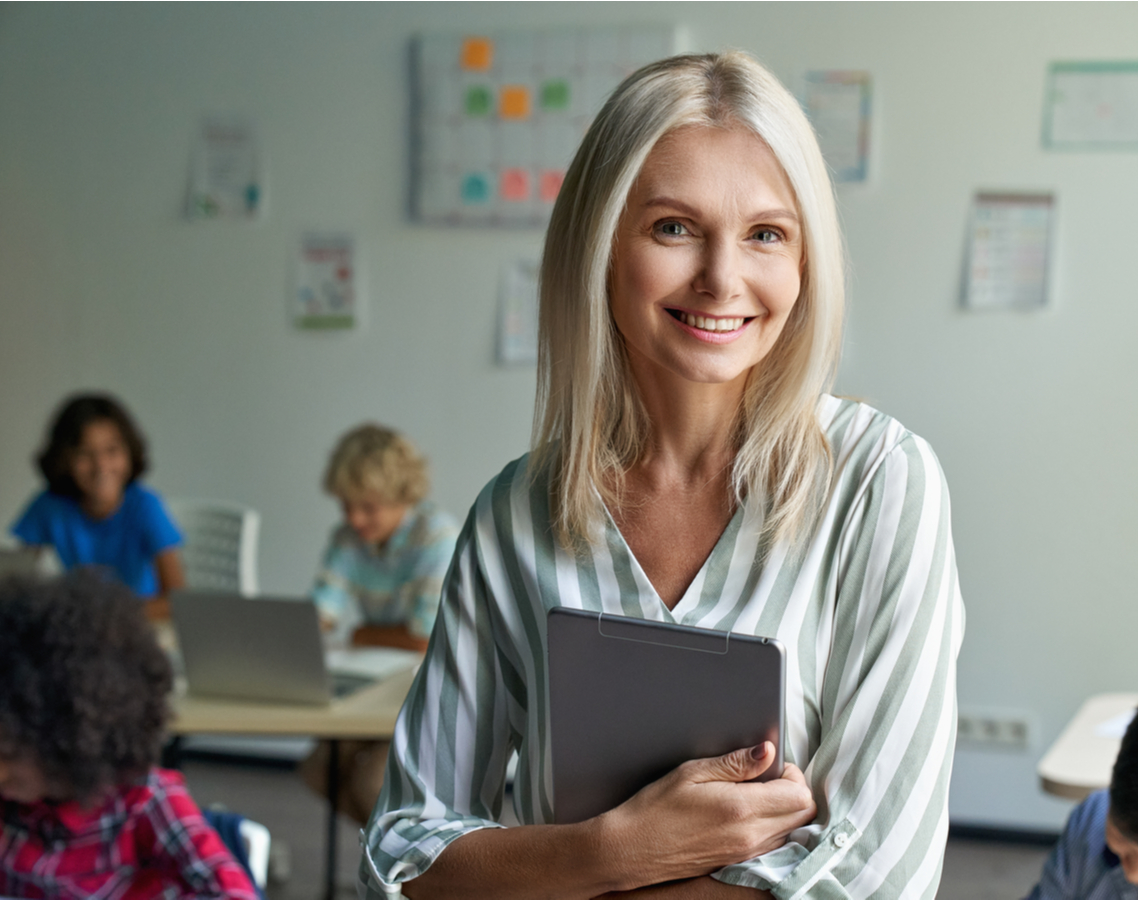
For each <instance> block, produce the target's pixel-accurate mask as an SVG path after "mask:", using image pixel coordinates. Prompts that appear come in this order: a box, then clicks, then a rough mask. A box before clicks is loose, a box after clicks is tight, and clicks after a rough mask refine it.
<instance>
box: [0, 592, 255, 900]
mask: <svg viewBox="0 0 1138 900" xmlns="http://www.w3.org/2000/svg"><path fill="white" fill-rule="evenodd" d="M170 684H171V674H170V665H169V662H168V661H167V659H166V657H165V655H164V654H163V653H162V651H161V650H160V649H159V647H158V644H157V642H156V641H155V638H154V634H153V631H152V629H151V628H150V626H149V625H148V623H147V622H146V620H145V618H144V616H143V612H142V609H141V607H140V606H139V604H138V602H137V600H136V599H135V598H134V597H132V596H131V594H130V592H129V591H127V590H126V588H124V587H123V586H122V585H120V584H118V583H116V582H114V581H113V580H111V579H110V578H108V577H106V576H105V575H100V574H98V573H89V572H87V573H75V574H72V575H68V576H65V577H63V578H60V579H55V580H51V581H33V580H22V579H8V580H6V581H3V582H0V812H2V821H0V895H3V896H12V897H53V898H58V900H72V898H74V900H79V898H86V897H92V896H98V897H106V898H114V900H142V898H151V897H162V898H168V900H173V898H183V897H185V898H189V897H227V898H241V900H254V898H256V896H257V894H256V891H255V889H254V888H253V886H252V884H251V883H250V881H249V879H248V877H247V875H246V873H245V872H244V870H242V868H241V867H240V866H239V865H238V863H237V862H236V861H235V860H234V859H233V857H232V856H231V855H230V853H229V851H228V850H226V848H225V846H224V844H222V842H221V839H220V838H219V837H218V836H217V834H216V833H215V832H214V831H213V830H212V829H210V828H209V826H208V825H206V823H205V822H204V821H203V820H202V816H201V813H200V812H199V811H198V808H197V806H195V805H194V802H193V800H191V799H190V796H189V794H188V793H187V792H186V787H185V783H184V782H183V780H182V776H181V775H180V774H178V773H177V772H171V771H167V770H164V769H158V768H155V766H154V764H155V761H156V760H157V758H158V754H159V751H160V749H161V746H162V732H163V727H164V724H165V721H166V716H167V709H166V695H167V693H168V692H169V690H170Z"/></svg>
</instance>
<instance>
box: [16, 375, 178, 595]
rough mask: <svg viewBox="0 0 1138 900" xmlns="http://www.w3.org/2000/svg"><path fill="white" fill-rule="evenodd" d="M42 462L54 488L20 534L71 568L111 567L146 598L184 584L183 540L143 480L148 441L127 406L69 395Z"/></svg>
mask: <svg viewBox="0 0 1138 900" xmlns="http://www.w3.org/2000/svg"><path fill="white" fill-rule="evenodd" d="M36 462H37V463H38V465H39V469H40V471H41V472H42V473H43V476H44V478H45V479H46V480H47V489H46V490H44V491H41V492H40V493H39V494H38V495H37V496H36V497H35V498H33V499H32V501H31V503H29V504H28V507H27V508H26V509H25V510H24V512H23V514H22V515H21V516H20V517H19V519H17V520H16V522H15V524H13V525H12V529H11V530H12V534H14V535H15V536H16V537H18V538H19V539H20V540H21V541H23V542H24V543H25V544H29V545H31V546H37V547H52V548H53V549H54V550H55V552H56V554H57V555H58V556H59V559H60V562H62V563H63V566H64V568H66V569H73V568H75V567H77V566H88V565H98V566H106V567H108V568H109V569H111V570H112V571H114V572H115V573H116V574H117V576H118V577H119V579H120V580H122V581H123V582H124V583H125V584H126V585H127V586H128V587H130V588H131V589H132V590H133V591H134V592H135V593H136V594H138V595H139V596H140V597H143V598H146V599H150V598H154V597H156V596H162V597H164V596H165V595H166V594H167V593H168V592H169V591H171V590H173V589H175V588H178V587H181V586H182V585H183V584H184V581H185V578H184V576H183V572H182V562H181V558H180V556H179V554H178V550H177V547H178V545H179V544H181V542H182V535H181V533H180V532H179V531H178V528H177V526H176V525H175V524H174V522H173V520H172V519H171V518H170V514H169V513H168V512H167V511H166V507H165V505H164V504H163V503H162V500H161V498H160V497H159V496H158V495H157V494H156V493H154V491H152V490H150V489H149V488H146V487H143V486H142V485H141V484H139V482H138V478H139V476H140V475H142V474H143V472H145V471H146V469H147V464H148V463H147V458H146V441H145V439H144V438H143V436H142V433H141V432H140V431H139V429H138V426H137V425H135V423H134V420H133V419H132V418H131V416H130V414H129V413H128V412H127V411H126V409H125V408H124V407H123V405H122V404H121V403H120V402H118V401H117V400H116V399H115V398H113V397H111V396H109V395H106V394H80V395H77V396H74V397H71V398H69V399H68V400H67V401H65V403H64V404H63V406H62V407H61V408H60V410H59V412H58V413H56V415H55V418H54V419H53V421H52V423H51V426H50V428H49V429H48V433H47V438H46V440H45V446H44V449H43V450H42V451H41V452H40V454H39V456H38V457H37V459H36ZM154 606H155V609H154V610H153V611H156V612H160V610H158V608H157V604H154Z"/></svg>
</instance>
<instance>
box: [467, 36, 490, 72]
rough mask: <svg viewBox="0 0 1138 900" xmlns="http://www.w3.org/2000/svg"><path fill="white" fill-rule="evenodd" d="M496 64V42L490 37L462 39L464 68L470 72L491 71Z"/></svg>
mask: <svg viewBox="0 0 1138 900" xmlns="http://www.w3.org/2000/svg"><path fill="white" fill-rule="evenodd" d="M493 64H494V42H493V41H492V40H490V38H484V37H468V38H464V39H463V41H462V68H464V69H466V70H467V71H469V72H489V71H490V67H491V66H492V65H493Z"/></svg>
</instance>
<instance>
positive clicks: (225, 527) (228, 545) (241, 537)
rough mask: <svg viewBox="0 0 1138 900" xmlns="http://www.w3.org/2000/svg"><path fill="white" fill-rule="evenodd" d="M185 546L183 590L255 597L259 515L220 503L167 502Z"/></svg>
mask: <svg viewBox="0 0 1138 900" xmlns="http://www.w3.org/2000/svg"><path fill="white" fill-rule="evenodd" d="M169 507H170V513H171V514H172V515H173V516H174V520H175V521H176V522H177V523H178V526H179V527H180V528H181V529H182V534H183V535H184V536H185V539H186V542H185V544H184V545H183V547H182V564H183V566H184V567H185V570H186V587H188V588H190V589H191V590H199V591H202V590H204V591H238V592H240V593H241V594H243V595H245V596H247V597H249V596H253V595H254V594H256V593H257V538H258V535H259V534H260V531H261V514H260V513H258V512H257V511H256V510H255V509H250V508H249V507H247V506H242V505H240V504H238V503H227V502H225V501H224V500H176V499H171V500H170V501H169Z"/></svg>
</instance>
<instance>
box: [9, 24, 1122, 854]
mask: <svg viewBox="0 0 1138 900" xmlns="http://www.w3.org/2000/svg"><path fill="white" fill-rule="evenodd" d="M661 24H663V25H668V26H675V28H676V33H677V35H678V47H679V49H684V50H695V51H710V50H720V49H725V48H730V47H738V48H741V49H744V50H747V51H749V52H751V53H753V54H754V55H755V56H757V57H758V58H759V59H760V60H761V61H763V62H764V63H765V64H766V65H768V66H769V67H770V68H772V69H773V71H774V72H775V73H776V74H777V75H779V77H780V78H782V79H783V80H784V81H785V82H786V83H787V84H788V86H790V87H791V88H792V90H798V89H799V87H800V86H801V84H802V79H803V77H804V76H805V74H806V73H807V72H809V71H813V70H844V69H851V70H860V71H866V72H868V73H870V75H871V77H872V85H873V98H872V103H873V106H872V131H871V136H870V156H869V177H868V179H867V180H866V181H865V182H863V183H856V184H843V185H840V186H839V189H838V195H839V201H840V205H841V215H842V219H843V222H844V227H845V232H846V236H847V241H848V245H849V252H850V259H851V301H850V316H849V323H848V328H847V334H846V349H845V358H844V362H843V365H842V369H841V373H840V377H839V380H838V385H837V389H838V390H839V391H840V392H842V393H846V394H850V395H854V396H857V397H860V398H862V399H865V400H866V401H868V402H870V403H872V404H873V405H875V406H878V407H880V408H882V409H884V410H885V411H887V412H889V413H891V414H892V415H894V416H896V417H897V418H899V419H900V420H901V421H902V422H904V423H905V424H906V425H907V426H909V427H910V428H911V429H912V430H914V431H916V432H918V433H919V434H921V435H923V436H924V437H926V438H928V439H929V440H930V441H931V442H932V445H933V447H934V448H935V449H936V450H937V452H938V454H939V456H940V459H941V461H942V464H943V466H944V469H945V472H946V473H947V477H948V483H949V486H950V489H951V492H952V498H953V521H954V531H955V536H956V547H957V554H958V562H959V569H960V580H961V585H962V589H963V594H964V598H965V603H966V606H967V612H968V620H967V632H966V637H965V643H964V649H963V652H962V654H961V658H960V678H959V688H960V692H959V696H960V706H961V712H962V714H963V715H965V716H970V717H972V719H971V721H995V722H999V723H1005V724H1009V725H1011V726H1014V727H1013V730H1012V737H1013V740H1010V741H1006V742H1003V743H1000V742H994V741H984V740H965V739H962V740H961V742H960V744H959V746H958V754H957V759H956V769H955V774H954V780H953V785H952V801H951V815H952V820H953V823H954V824H956V825H973V826H981V827H987V828H998V829H1010V830H1013V831H1014V830H1019V831H1040V832H1055V831H1057V830H1058V829H1059V827H1060V826H1061V824H1062V822H1063V819H1064V817H1065V815H1066V813H1067V811H1068V809H1069V807H1070V804H1068V803H1067V802H1065V801H1061V800H1057V799H1054V798H1050V797H1048V796H1046V795H1044V794H1043V793H1042V792H1041V790H1040V788H1039V786H1038V781H1037V777H1036V774H1035V765H1036V763H1037V761H1038V759H1039V757H1040V756H1041V755H1042V754H1043V752H1044V751H1045V750H1046V748H1047V746H1048V745H1049V744H1050V743H1051V742H1052V741H1053V740H1054V739H1055V737H1056V736H1057V734H1058V733H1059V731H1060V730H1061V728H1062V726H1063V724H1064V723H1065V722H1066V721H1067V720H1068V719H1069V718H1070V717H1071V716H1072V715H1073V713H1074V712H1075V710H1076V709H1077V707H1078V706H1079V704H1080V703H1081V702H1082V700H1083V699H1084V698H1085V697H1086V696H1088V695H1090V694H1093V693H1095V692H1099V691H1106V690H1127V689H1134V687H1135V685H1136V683H1138V674H1136V672H1135V664H1134V660H1135V654H1134V650H1133V640H1134V635H1135V633H1136V631H1138V603H1136V602H1135V591H1134V588H1132V587H1131V585H1130V577H1131V575H1132V571H1133V564H1132V560H1133V559H1134V555H1135V554H1134V551H1133V549H1132V548H1133V547H1134V546H1135V544H1136V543H1138V502H1136V501H1138V475H1136V473H1135V463H1134V447H1135V443H1136V439H1138V404H1136V403H1135V402H1134V399H1133V385H1132V384H1131V379H1132V378H1134V377H1135V375H1136V374H1138V354H1135V352H1134V351H1133V349H1132V344H1133V339H1134V338H1133V336H1134V334H1135V332H1136V331H1138V266H1135V264H1134V259H1135V255H1136V249H1135V248H1136V247H1138V216H1135V215H1134V210H1135V209H1138V155H1135V153H1133V152H1129V153H1128V152H1118V151H1115V152H1061V151H1054V150H1048V149H1045V148H1044V147H1043V145H1042V142H1041V129H1042V121H1043V115H1044V108H1045V90H1046V83H1047V71H1048V66H1049V65H1050V64H1051V63H1053V62H1056V61H1064V60H1077V61H1088V60H1118V59H1127V58H1128V55H1130V56H1131V57H1133V55H1134V52H1135V51H1134V47H1135V44H1134V40H1133V38H1134V35H1135V34H1138V6H1136V5H1134V4H1098V3H1041V4H1036V3H1007V4H1005V3H984V4H925V3H919V4H908V3H904V4H902V3H896V4H894V3H891V4H876V3H838V4H830V3H804V4H797V3H722V4H721V3H712V2H708V3H685V2H677V3H667V4H644V3H619V2H617V3H604V4H578V3H511V4H498V3H457V4H455V3H427V4H419V3H386V4H349V5H341V4H334V3H328V4H323V3H322V4H307V3H297V4H287V5H282V4H275V3H264V4H260V3H258V4H148V3H138V4H133V3H132V4H82V5H72V4H66V3H53V4H20V3H6V4H3V5H2V6H0V518H2V519H3V521H4V523H5V526H6V525H7V523H8V522H10V521H11V520H12V519H13V518H14V517H15V516H16V515H17V514H18V512H19V510H20V509H21V507H22V505H23V504H24V502H25V501H26V500H27V498H28V497H29V496H30V495H31V494H32V492H33V491H34V490H35V489H36V488H37V486H38V484H39V480H38V478H37V476H36V473H35V472H34V471H33V468H32V465H31V462H30V459H31V456H32V454H33V452H34V451H35V449H36V448H37V446H38V445H39V442H40V440H41V438H42V433H43V428H44V425H45V423H46V421H47V418H48V416H49V414H50V413H51V411H52V410H53V409H54V408H55V406H56V404H57V403H58V402H59V400H60V399H61V398H62V397H63V396H64V395H65V394H67V393H68V392H71V391H74V390H80V389H99V390H110V391H113V392H115V393H117V394H119V395H120V396H121V397H122V398H123V399H124V400H125V401H126V403H127V404H128V405H129V407H130V408H131V410H132V411H133V412H134V413H135V414H136V416H137V417H138V419H139V421H140V423H141V425H142V426H143V428H144V430H145V431H146V433H147V435H148V436H149V439H150V442H151V450H152V456H153V461H154V466H153V470H152V473H151V475H150V476H149V481H150V483H151V484H153V485H154V486H155V487H156V488H157V489H158V490H159V491H161V492H162V493H163V494H164V495H165V496H176V497H210V498H221V499H227V500H232V501H236V502H240V503H245V504H248V505H250V506H252V507H254V508H256V509H258V510H260V512H261V515H262V517H263V522H262V534H261V547H260V576H261V588H262V590H263V591H266V592H277V593H302V592H304V591H306V590H307V589H308V587H309V586H310V583H311V579H312V576H313V572H314V570H315V567H316V565H317V562H318V556H319V553H320V550H321V547H322V546H323V541H324V539H325V537H326V535H327V532H328V529H329V527H330V526H331V525H332V524H333V523H334V522H335V521H336V519H337V508H336V506H335V504H334V502H333V501H332V500H330V499H329V498H327V497H325V496H324V495H323V494H322V493H321V491H320V488H319V479H320V473H321V469H322V466H323V464H324V461H325V458H326V454H327V452H328V451H329V449H330V448H331V446H332V443H333V442H334V440H335V438H336V437H337V436H338V435H339V434H340V433H341V432H343V431H344V430H345V429H347V428H348V427H350V426H352V425H354V424H356V423H357V422H360V421H362V420H365V419H377V420H379V421H382V422H385V423H389V424H391V425H394V426H396V427H398V428H400V429H402V430H404V431H405V432H406V433H407V434H409V435H410V436H411V437H412V438H413V439H414V440H415V441H416V442H417V443H418V444H419V445H420V447H421V448H422V449H423V451H424V452H425V453H426V454H427V455H428V456H429V458H430V460H431V462H432V465H433V473H434V479H435V490H434V494H435V496H436V498H437V499H438V500H439V502H440V503H441V504H442V505H443V506H445V507H447V508H449V509H450V510H452V511H453V512H454V513H455V514H456V515H458V516H462V515H464V514H465V512H466V510H467V509H468V508H469V506H470V505H471V503H472V502H473V500H474V498H475V496H476V494H477V492H478V490H479V489H480V488H481V486H482V485H483V484H484V483H485V482H486V481H487V480H488V479H489V478H490V477H491V476H492V475H494V474H495V473H496V472H497V471H498V470H499V469H500V468H501V467H502V466H503V465H504V464H505V463H506V462H507V461H508V460H510V459H513V458H515V457H517V456H519V455H520V454H522V453H523V452H525V451H526V449H527V446H528V440H529V434H530V425H531V415H532V404H533V394H534V386H535V374H534V368H533V366H532V365H525V364H521V365H518V364H515V365H510V366H503V365H500V364H499V363H498V362H497V359H496V349H495V347H496V334H497V316H498V304H499V297H500V292H501V286H502V280H503V274H502V273H503V267H505V266H509V265H511V264H513V263H515V262H517V261H519V260H536V259H537V258H538V257H539V256H540V252H541V240H542V234H541V229H540V228H506V229H503V228H492V227H469V226H468V227H463V228H447V227H439V226H427V225H423V224H417V223H416V222H414V221H412V220H411V219H410V218H409V215H408V212H407V210H408V197H409V178H410V174H409V173H410V168H411V152H410V149H409V147H410V141H409V139H408V129H409V127H410V119H411V112H410V104H409V99H408V96H409V86H408V85H409V77H408V75H409V71H410V59H409V51H408V47H409V43H410V41H411V39H412V38H413V37H414V36H416V35H421V34H434V33H439V32H447V33H449V32H468V33H474V34H482V33H492V32H502V31H504V30H510V29H522V30H557V29H561V28H583V27H589V28H592V27H604V26H617V25H622V26H623V25H634V26H635V25H644V26H655V25H661ZM209 115H238V116H244V117H247V118H248V119H249V120H251V121H253V122H255V123H256V127H257V134H258V142H259V147H260V149H261V152H262V154H263V170H264V177H265V182H264V184H265V202H264V210H263V214H262V215H261V216H260V217H259V218H258V220H256V221H253V222H245V221H232V220H219V221H206V222H201V221H190V220H188V219H187V218H186V216H185V205H186V204H185V198H186V188H187V178H188V172H189V162H190V149H191V146H192V144H193V141H194V139H195V136H196V134H197V130H198V128H199V125H200V122H201V120H202V117H203V116H209ZM981 190H997V191H1030V192H1035V191H1042V192H1047V193H1051V194H1053V195H1054V200H1055V206H1054V219H1055V233H1054V242H1053V244H1052V263H1051V269H1050V276H1051V281H1050V293H1049V303H1048V305H1047V306H1046V308H1044V309H1041V310H1037V311H1034V312H1020V311H989V312H973V311H967V310H965V309H964V308H962V305H961V302H960V297H961V277H962V276H961V273H962V270H963V267H964V260H965V254H966V248H967V241H966V236H967V230H968V222H969V219H968V216H969V209H970V203H971V201H972V197H973V195H974V194H975V193H976V192H977V191H981ZM313 231H316V232H336V233H346V234H350V235H352V236H353V238H354V242H355V254H356V260H357V268H358V270H359V272H360V277H361V284H362V285H363V286H364V293H363V297H364V304H365V307H366V309H365V314H364V320H365V321H364V322H363V323H362V324H361V325H360V326H359V327H357V328H355V329H352V330H349V331H345V332H335V333H333V332H313V331H302V330H298V329H297V328H295V327H294V325H293V324H292V321H291V319H290V310H289V297H290V291H291V290H292V283H293V272H294V257H295V254H296V249H297V246H298V243H299V241H300V239H301V237H302V236H303V235H304V234H306V233H309V232H313Z"/></svg>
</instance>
